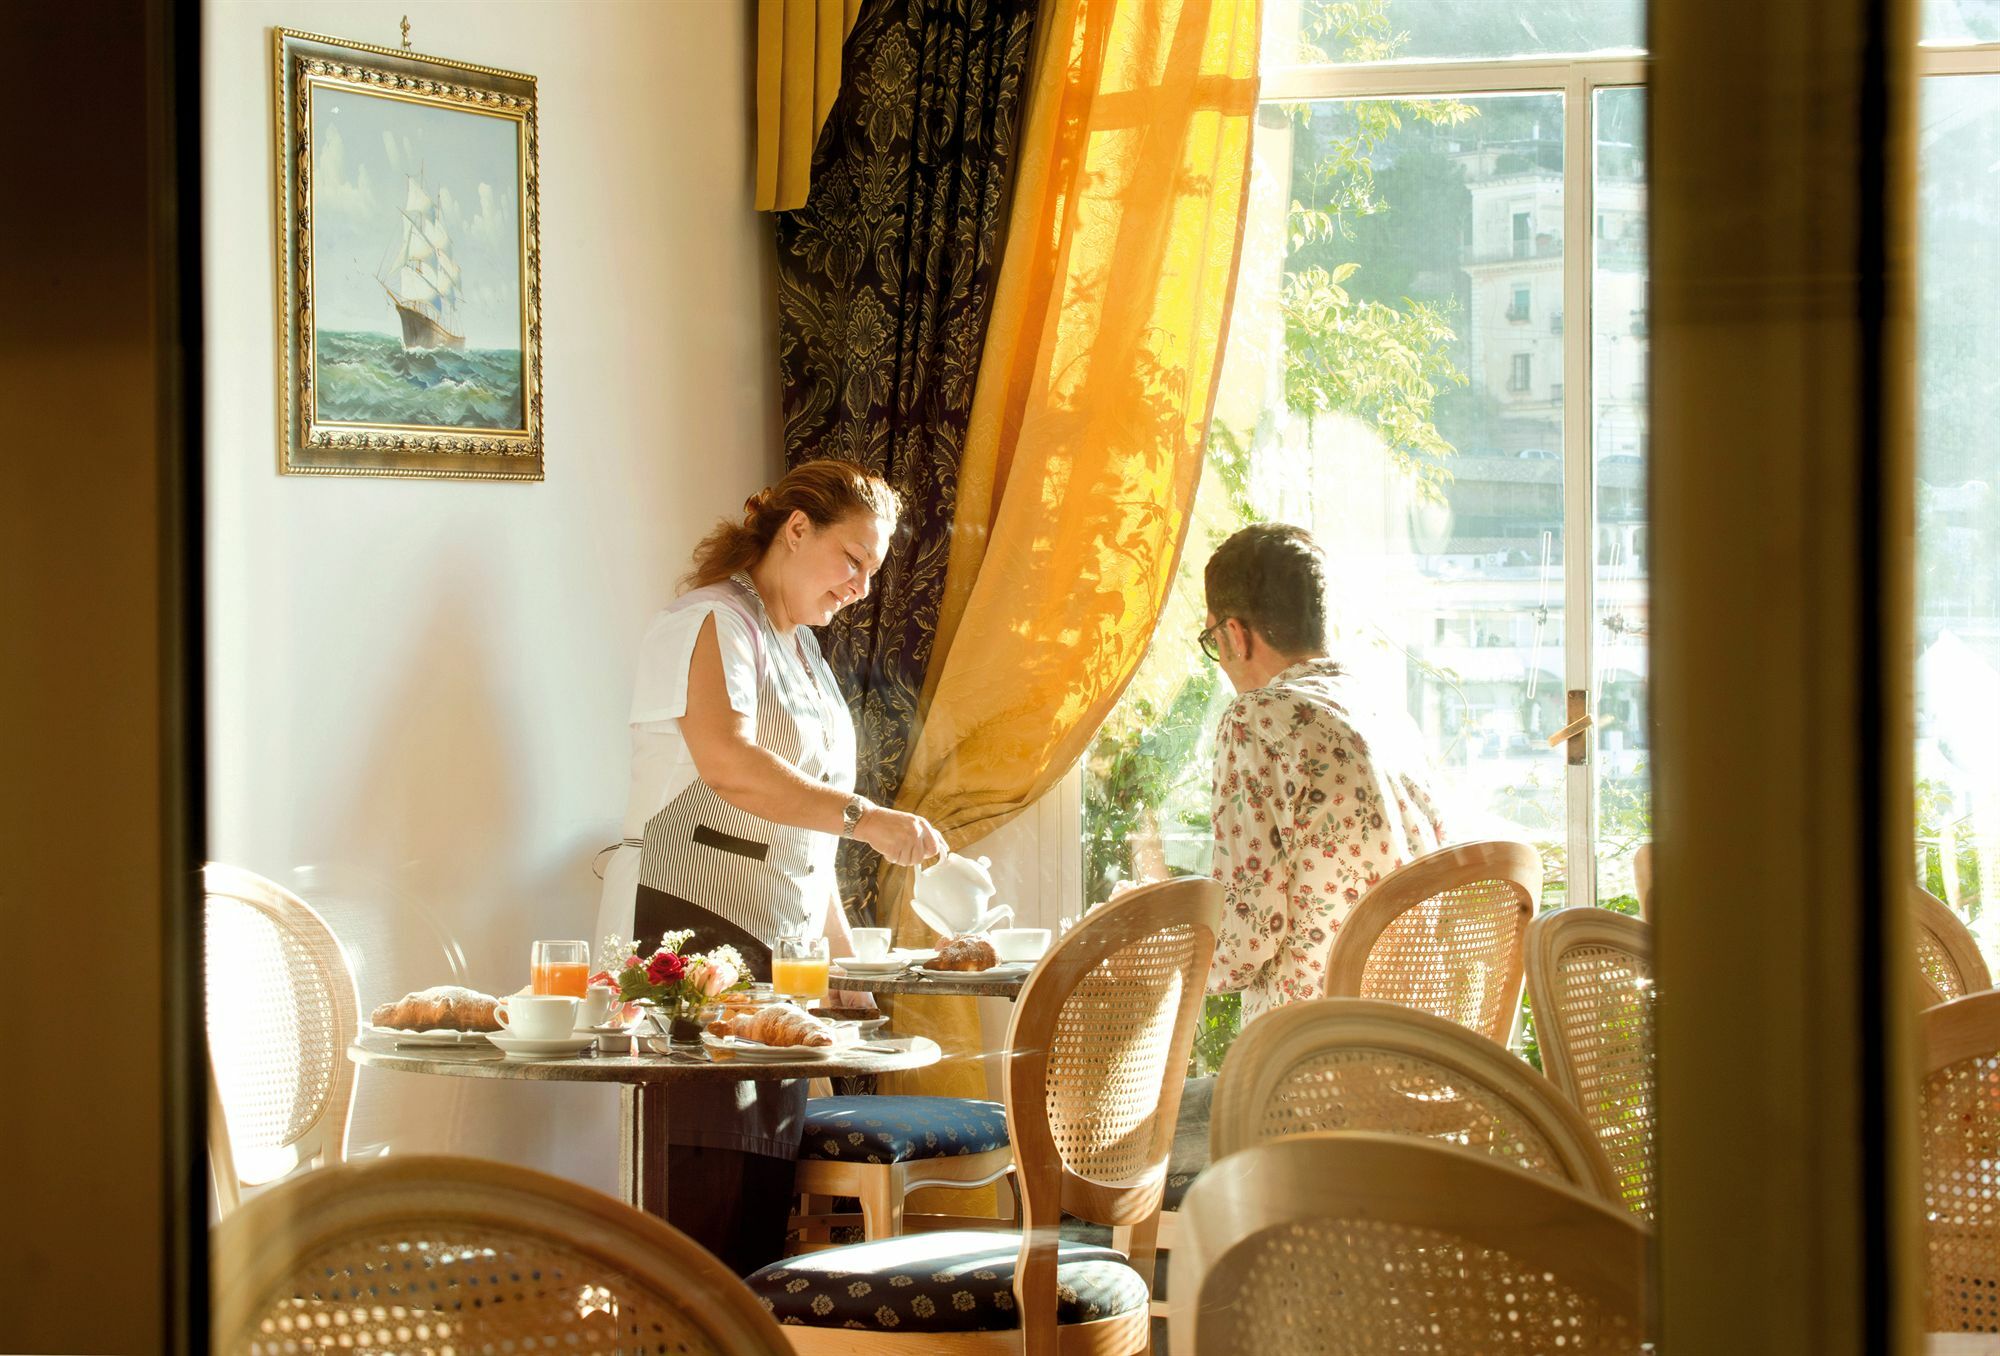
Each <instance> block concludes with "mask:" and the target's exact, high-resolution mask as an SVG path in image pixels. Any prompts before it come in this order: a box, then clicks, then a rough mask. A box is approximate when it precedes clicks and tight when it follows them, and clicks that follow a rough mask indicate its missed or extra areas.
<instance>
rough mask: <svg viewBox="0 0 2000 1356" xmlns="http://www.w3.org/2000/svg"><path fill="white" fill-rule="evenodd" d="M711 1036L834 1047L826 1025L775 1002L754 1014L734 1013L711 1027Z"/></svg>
mask: <svg viewBox="0 0 2000 1356" xmlns="http://www.w3.org/2000/svg"><path fill="white" fill-rule="evenodd" d="M708 1030H709V1034H710V1035H714V1036H734V1037H736V1038H737V1039H738V1040H744V1041H756V1042H757V1043H758V1044H759V1045H807V1046H826V1045H832V1044H833V1030H832V1028H831V1027H829V1026H827V1024H826V1023H825V1022H822V1021H820V1020H819V1019H818V1018H817V1017H814V1016H811V1015H810V1014H808V1013H807V1012H806V1011H805V1009H803V1008H799V1007H794V1006H793V1005H792V1004H790V1003H773V1004H772V1005H771V1006H770V1007H767V1008H759V1009H758V1010H757V1011H755V1012H733V1013H731V1014H729V1015H728V1016H727V1017H722V1018H719V1019H717V1020H716V1021H713V1022H710V1023H709V1024H708Z"/></svg>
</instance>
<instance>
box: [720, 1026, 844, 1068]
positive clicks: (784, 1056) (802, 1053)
mask: <svg viewBox="0 0 2000 1356" xmlns="http://www.w3.org/2000/svg"><path fill="white" fill-rule="evenodd" d="M701 1043H702V1046H703V1048H704V1049H706V1050H707V1051H708V1052H709V1053H710V1054H711V1055H724V1056H727V1057H728V1058H731V1059H740V1060H742V1061H743V1062H744V1063H745V1064H806V1063H810V1062H813V1061H817V1060H822V1059H832V1058H833V1057H834V1054H835V1053H836V1052H837V1051H838V1050H839V1049H840V1047H839V1046H834V1045H763V1044H760V1043H759V1042H757V1041H746V1040H744V1039H743V1038H742V1037H740V1036H711V1035H709V1034H708V1033H707V1032H706V1031H704V1032H702V1034H701Z"/></svg>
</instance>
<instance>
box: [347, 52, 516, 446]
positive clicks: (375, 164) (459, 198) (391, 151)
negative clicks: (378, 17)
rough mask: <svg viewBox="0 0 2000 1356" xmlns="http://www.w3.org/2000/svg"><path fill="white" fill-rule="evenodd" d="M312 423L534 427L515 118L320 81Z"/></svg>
mask: <svg viewBox="0 0 2000 1356" xmlns="http://www.w3.org/2000/svg"><path fill="white" fill-rule="evenodd" d="M312 119H313V127H312V133H313V137H312V139H313V147H312V156H313V159H312V164H313V175H312V201H313V208H314V231H313V237H312V274H313V276H312V285H313V318H312V325H313V328H312V341H313V351H314V364H313V396H314V413H315V418H316V421H317V422H318V423H319V424H322V425H341V426H345V427H348V428H358V429H370V428H382V429H385V430H395V431H396V432H397V435H398V436H403V434H404V431H410V432H424V433H430V432H439V433H442V432H445V431H451V432H453V433H458V432H462V431H473V430H478V431H482V432H500V433H507V432H514V431H522V432H526V431H527V421H526V414H527V411H526V408H525V407H526V401H525V399H524V386H525V382H524V379H523V373H524V370H525V366H524V363H523V358H522V353H523V350H524V348H525V347H526V345H527V342H528V325H527V312H526V307H525V306H524V303H523V289H522V282H523V277H524V270H523V268H522V260H523V258H524V257H526V256H525V251H526V248H527V242H526V239H525V236H524V234H523V229H522V223H523V213H522V211H521V201H520V197H521V192H520V190H521V186H522V185H523V183H524V179H523V174H522V159H521V157H522V154H523V143H522V135H521V123H520V122H519V120H517V119H512V118H506V117H496V116H493V115H492V114H490V113H486V112H482V111H479V110H477V109H469V108H458V107H452V106H447V105H440V104H437V103H431V102H425V101H423V100H418V99H411V98H396V97H390V96H387V95H383V94H377V93H372V92H368V91H364V90H359V89H355V88H352V87H338V86H319V87H315V88H314V90H313V111H312Z"/></svg>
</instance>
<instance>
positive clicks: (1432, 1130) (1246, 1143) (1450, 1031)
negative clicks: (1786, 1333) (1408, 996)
mask: <svg viewBox="0 0 2000 1356" xmlns="http://www.w3.org/2000/svg"><path fill="white" fill-rule="evenodd" d="M1320 1130H1374V1131H1381V1132H1384V1133H1388V1134H1400V1135H1414V1136H1418V1137H1420V1138H1423V1139H1432V1140H1437V1141H1439V1142H1440V1143H1445V1144H1455V1145H1458V1146H1459V1147H1461V1148H1466V1149H1473V1150H1476V1151H1478V1152H1480V1153H1486V1154H1491V1155H1492V1156H1493V1157H1495V1158H1499V1159H1502V1160H1504V1161H1506V1162H1509V1163H1512V1164H1514V1165H1515V1166H1516V1167H1520V1168H1525V1169H1527V1170H1528V1171H1530V1172H1539V1173H1542V1174H1544V1175H1546V1176H1549V1177H1554V1178H1556V1179H1557V1180H1559V1181H1564V1182H1568V1183H1569V1184H1570V1185H1571V1186H1574V1187H1577V1188H1579V1189H1581V1190H1583V1191H1588V1192H1590V1193H1592V1194H1593V1195H1598V1196H1603V1197H1606V1198H1609V1199H1611V1200H1614V1201H1615V1200H1616V1199H1617V1195H1618V1193H1617V1182H1616V1179H1615V1178H1614V1177H1613V1176H1612V1172H1611V1163H1610V1160H1608V1159H1607V1158H1605V1156H1604V1150H1603V1149H1601V1148H1599V1147H1598V1144H1597V1139H1596V1136H1594V1135H1593V1134H1591V1131H1590V1127H1589V1126H1588V1125H1586V1124H1585V1123H1584V1120H1583V1117H1582V1115H1581V1114H1580V1113H1578V1111H1577V1109H1576V1107H1575V1106H1573V1105H1572V1104H1571V1103H1570V1102H1568V1101H1567V1100H1565V1099H1564V1097H1563V1095H1562V1093H1561V1092H1559V1091H1557V1089H1556V1087H1555V1085H1554V1084H1553V1083H1550V1082H1549V1081H1548V1079H1546V1078H1544V1077H1542V1075H1540V1074H1538V1073H1536V1072H1535V1071H1534V1070H1533V1069H1532V1068H1530V1067H1528V1064H1527V1062H1526V1061H1525V1060H1522V1059H1520V1058H1519V1057H1518V1056H1515V1055H1512V1054H1509V1053H1508V1052H1507V1051H1506V1050H1504V1049H1502V1048H1501V1047H1500V1046H1498V1045H1495V1044H1494V1043H1493V1042H1492V1041H1489V1040H1487V1039H1486V1038H1485V1037H1484V1036H1481V1035H1478V1034H1476V1033H1474V1032H1471V1031H1467V1030H1466V1029H1465V1028H1464V1027H1462V1026H1460V1025H1458V1024H1457V1023H1456V1022H1448V1021H1446V1020H1444V1019H1443V1018H1442V1017H1433V1016H1432V1015H1431V1014H1429V1013H1427V1012H1414V1011H1412V1010H1410V1009H1409V1008H1406V1007H1403V1006H1401V1005H1400V1004H1396V1003H1383V1002H1379V1001H1376V1000H1373V999H1368V998H1323V999H1320V1000H1319V1001H1318V1002H1313V1003H1293V1004H1289V1005H1288V1006H1285V1007H1282V1008H1279V1009H1278V1010H1276V1011H1275V1012H1268V1013H1266V1014H1264V1015H1263V1016H1262V1017H1259V1018H1258V1019H1257V1020H1256V1021H1254V1022H1252V1023H1251V1024H1250V1025H1249V1026H1247V1027H1245V1028H1244V1030H1243V1034H1242V1035H1241V1036H1239V1037H1238V1038H1237V1040H1236V1043H1235V1044H1234V1045H1233V1046H1231V1047H1230V1049H1229V1058H1228V1060H1227V1061H1226V1062H1225V1063H1224V1064H1223V1066H1222V1076H1221V1078H1220V1079H1219V1080H1218V1081H1217V1083H1216V1088H1215V1110H1214V1115H1213V1118H1212V1119H1211V1120H1210V1121H1209V1143H1210V1161H1211V1163H1218V1162H1221V1161H1222V1160H1223V1159H1224V1158H1226V1157H1228V1156H1229V1155H1230V1154H1233V1153H1236V1152H1239V1151H1240V1150H1243V1149H1247V1148H1250V1147H1251V1146H1252V1145H1254V1144H1260V1143H1262V1142H1264V1141H1265V1140H1270V1139H1278V1138H1282V1137H1283V1136H1286V1135H1297V1134H1308V1133H1312V1132H1314V1131H1320Z"/></svg>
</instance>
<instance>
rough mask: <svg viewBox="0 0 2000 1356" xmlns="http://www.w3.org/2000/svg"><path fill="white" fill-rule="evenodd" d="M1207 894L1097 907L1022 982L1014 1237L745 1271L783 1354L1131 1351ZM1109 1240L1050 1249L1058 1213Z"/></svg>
mask: <svg viewBox="0 0 2000 1356" xmlns="http://www.w3.org/2000/svg"><path fill="white" fill-rule="evenodd" d="M1221 907H1222V891H1221V888H1220V887H1219V886H1217V885H1216V884H1215V882H1213V881H1210V880H1204V879H1191V878H1183V879H1179V880H1171V881H1162V882H1159V883H1157V884H1153V885H1145V886H1141V887H1139V888H1138V889H1136V890H1133V891H1131V892H1129V893H1127V894H1124V895H1121V896H1120V897H1119V898H1117V899H1115V900H1113V901H1111V902H1110V903H1108V904H1101V905H1099V906H1098V907H1097V908H1095V909H1093V910H1091V911H1090V912H1089V913H1088V914H1086V915H1085V916H1084V917H1083V919H1082V921H1081V922H1079V923H1078V924H1077V925H1076V926H1075V927H1073V928H1072V929H1070V931H1069V932H1068V933H1067V934H1066V935H1065V936H1064V937H1063V938H1062V939H1061V940H1060V941H1058V942H1057V943H1056V944H1055V946H1054V947H1053V948H1051V949H1050V951H1049V954H1048V955H1047V956H1046V957H1044V958H1043V960H1042V962H1041V964H1040V965H1038V966H1037V967H1036V968H1035V971H1034V973H1033V974H1032V975H1030V976H1029V977H1028V981H1027V984H1026V986H1025V987H1024V988H1023V989H1022V991H1021V996H1020V999H1019V1000H1018V1001H1017V1002H1016V1003H1015V1005H1014V1015H1013V1021H1012V1024H1011V1025H1010V1027H1009V1029H1008V1036H1007V1051H1006V1066H1005V1076H1004V1080H1003V1081H1004V1089H1005V1093H1006V1102H1007V1125H1008V1130H1009V1132H1010V1135H1011V1138H1012V1141H1013V1144H1014V1148H1015V1153H1016V1176H1015V1180H1016V1182H1017V1183H1018V1185H1019V1189H1020V1193H1021V1201H1020V1205H1021V1209H1022V1211H1023V1214H1024V1217H1025V1221H1024V1228H1023V1229H1022V1230H1021V1231H1020V1232H1018V1233H1017V1232H1013V1231H1001V1230H947V1231H942V1232H937V1233H922V1234H912V1235H910V1236H908V1237H906V1238H892V1239H884V1240H881V1241H879V1242H865V1243H855V1244H850V1245H848V1246H845V1247H837V1248H829V1249H826V1250H824V1251H819V1252H810V1253H806V1254H804V1255H802V1256H799V1257H789V1258H786V1259H784V1260H783V1261H781V1262H778V1263H775V1264H774V1265H772V1266H768V1267H765V1268H764V1269H762V1270H761V1271H758V1272H756V1273H754V1274H753V1275H751V1276H750V1277H749V1283H750V1288H751V1289H752V1290H753V1291H755V1292H756V1293H757V1294H758V1296H759V1297H760V1298H762V1299H763V1300H764V1302H765V1303H766V1305H767V1306H768V1307H769V1308H770V1309H771V1310H772V1312H773V1313H774V1314H776V1316H777V1318H778V1320H779V1322H780V1323H781V1324H783V1325H784V1332H785V1336H786V1337H787V1338H789V1339H790V1340H791V1342H792V1345H793V1347H794V1348H795V1349H796V1350H798V1351H801V1352H809V1353H838V1354H839V1356H887V1353H894V1352H902V1351H909V1352H924V1353H938V1356H952V1353H974V1352H977V1353H996V1354H997V1353H1010V1354H1011V1353H1017V1352H1025V1353H1026V1354H1027V1356H1052V1354H1053V1353H1056V1352H1062V1353H1065V1356H1076V1353H1083V1352H1089V1353H1106V1354H1107V1356H1108V1354H1109V1353H1119V1352H1139V1351H1143V1350H1145V1349H1146V1347H1147V1344H1148V1308H1149V1298H1150V1295H1149V1279H1148V1278H1149V1277H1150V1276H1151V1274H1152V1266H1153V1260H1154V1240H1155V1231H1156V1229H1157V1227H1158V1220H1159V1211H1160V1199H1161V1194H1162V1192H1163V1190H1164V1187H1165V1184H1166V1176H1167V1157H1168V1150H1169V1148H1170V1147H1171V1142H1172V1139H1173V1131H1174V1120H1175V1114H1176V1111H1177V1109H1178V1106H1179V1102H1180V1092H1181V1084H1182V1082H1183V1081H1184V1079H1185V1078H1186V1075H1187V1061H1188V1052H1189V1050H1190V1048H1191V1047H1192V1046H1193V1044H1194V1028H1195V1022H1196V1019H1197V1017H1198V1016H1199V1014H1200V1009H1201V1001H1202V988H1203V984H1204V981H1205V980H1206V979H1207V976H1208V964H1209V958H1210V956H1211V955H1212V954H1213V953H1214V949H1215V929H1216V925H1217V920H1218V918H1219V916H1220V913H1221ZM1065 1213H1067V1214H1069V1215H1072V1216H1075V1217H1077V1218H1080V1219H1083V1220H1086V1221H1090V1222H1093V1223H1096V1224H1101V1225H1108V1226H1110V1228H1111V1231H1112V1242H1111V1246H1110V1247H1097V1246H1092V1245H1087V1244H1082V1243H1066V1242H1061V1241H1060V1240H1059V1237H1058V1233H1057V1230H1058V1226H1059V1224H1060V1222H1061V1221H1062V1219H1063V1216H1064V1214H1065Z"/></svg>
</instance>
